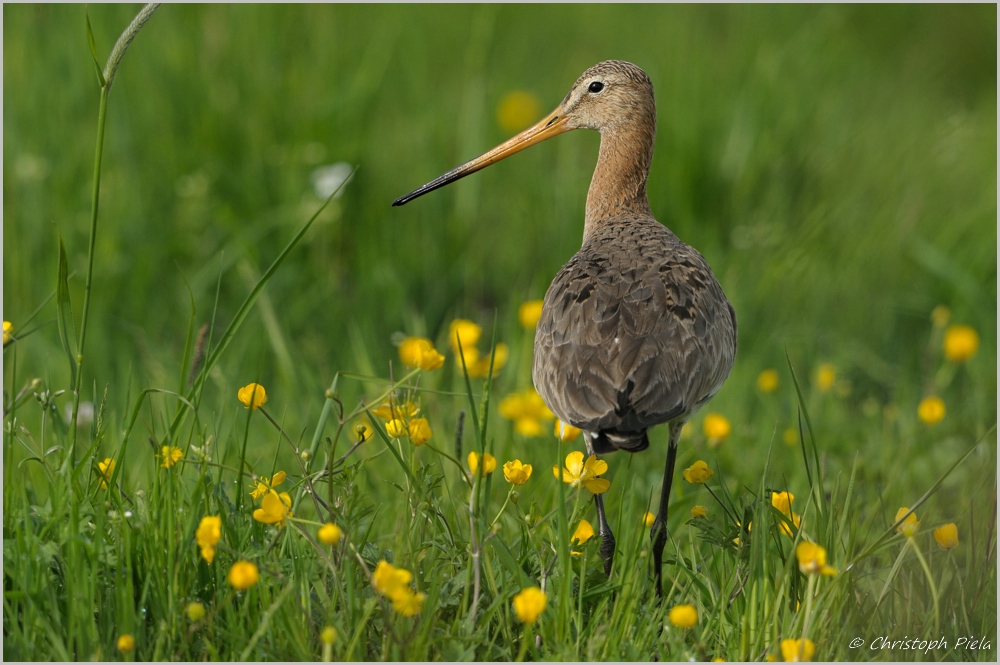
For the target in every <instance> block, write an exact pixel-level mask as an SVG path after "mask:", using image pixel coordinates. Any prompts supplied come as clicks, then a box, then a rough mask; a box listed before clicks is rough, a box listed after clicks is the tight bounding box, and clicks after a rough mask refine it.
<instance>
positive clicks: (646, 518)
mask: <svg viewBox="0 0 1000 665" xmlns="http://www.w3.org/2000/svg"><path fill="white" fill-rule="evenodd" d="M655 521H656V515H654V514H653V513H650V512H645V513H643V514H642V525H643V526H644V527H646V528H647V529H648V528H649V527H651V526H653V522H655Z"/></svg>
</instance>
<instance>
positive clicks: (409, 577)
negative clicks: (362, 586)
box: [372, 559, 413, 598]
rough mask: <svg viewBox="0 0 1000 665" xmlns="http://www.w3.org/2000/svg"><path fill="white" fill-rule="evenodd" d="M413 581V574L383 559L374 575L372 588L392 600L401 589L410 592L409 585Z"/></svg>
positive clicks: (376, 567)
mask: <svg viewBox="0 0 1000 665" xmlns="http://www.w3.org/2000/svg"><path fill="white" fill-rule="evenodd" d="M411 581H413V574H412V573H411V572H410V571H408V570H405V569H403V568H396V567H395V566H394V565H392V564H391V563H389V562H388V561H386V560H385V559H382V560H381V561H379V562H378V565H377V566H375V572H374V573H372V586H373V587H375V590H376V591H378V592H379V593H380V594H382V595H383V596H388V597H389V598H392V597H393V596H394V595H396V594H398V593H399V592H400V589H404V588H405V589H407V590H409V584H410V582H411Z"/></svg>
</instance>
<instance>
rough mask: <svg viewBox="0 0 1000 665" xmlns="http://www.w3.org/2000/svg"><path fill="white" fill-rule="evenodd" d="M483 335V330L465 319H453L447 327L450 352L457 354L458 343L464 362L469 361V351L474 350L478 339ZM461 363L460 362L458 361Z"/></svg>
mask: <svg viewBox="0 0 1000 665" xmlns="http://www.w3.org/2000/svg"><path fill="white" fill-rule="evenodd" d="M482 334H483V329H482V328H480V327H479V326H477V325H476V324H475V323H473V322H472V321H469V320H467V319H455V320H454V321H452V322H451V325H449V326H448V345H449V346H451V350H452V351H454V352H455V353H458V343H459V342H461V343H462V353H463V354H464V355H465V361H466V362H468V361H469V349H474V348H476V344H477V343H478V342H479V338H480V337H481V336H482ZM459 362H461V361H459Z"/></svg>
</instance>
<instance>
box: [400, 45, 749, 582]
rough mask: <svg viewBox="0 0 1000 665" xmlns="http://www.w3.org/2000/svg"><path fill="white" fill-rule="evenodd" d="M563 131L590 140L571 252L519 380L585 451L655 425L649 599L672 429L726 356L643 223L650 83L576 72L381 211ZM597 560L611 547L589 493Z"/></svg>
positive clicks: (662, 230) (702, 267)
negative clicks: (661, 457) (657, 442)
mask: <svg viewBox="0 0 1000 665" xmlns="http://www.w3.org/2000/svg"><path fill="white" fill-rule="evenodd" d="M575 129H593V130H597V131H598V132H600V135H601V144H600V150H599V153H598V158H597V166H596V168H595V169H594V175H593V178H592V179H591V182H590V189H589V191H588V192H587V203H586V208H585V214H584V222H583V243H582V246H581V247H580V251H578V252H577V253H576V254H575V255H574V256H573V257H572V258H570V260H569V261H568V262H567V263H566V264H565V265H564V266H563V267H562V269H561V270H559V272H558V273H557V274H556V276H555V278H554V279H553V280H552V284H551V285H550V286H549V288H548V290H547V291H546V293H545V298H544V300H543V305H542V314H541V318H540V320H539V322H538V326H537V328H536V331H535V347H534V359H533V364H532V379H533V382H534V384H535V389H536V390H537V391H538V393H539V395H541V397H542V399H543V400H544V402H545V403H546V405H547V406H548V407H549V409H550V410H551V411H552V412H553V413H554V414H555V415H556V416H557V417H558V418H559V420H560V421H562V422H563V423H567V424H570V425H572V426H574V427H577V428H579V429H581V430H583V432H584V441H585V444H586V448H587V453H588V454H589V455H605V454H609V453H612V452H615V451H625V452H628V453H638V452H641V451H643V450H645V449H646V448H648V447H649V436H648V430H649V429H650V428H652V427H654V426H656V425H661V424H667V426H668V431H669V438H668V445H667V461H666V466H665V468H664V475H663V483H662V485H661V489H660V502H659V510H658V512H657V514H656V518H655V520H654V522H653V525H652V529H651V533H650V538H651V540H652V544H653V548H652V549H653V568H654V571H653V572H654V577H655V585H656V593H657V595H659V596H660V597H661V598H662V595H663V591H662V567H663V563H662V562H663V549H664V547H665V545H666V541H667V510H668V504H669V501H670V489H671V484H672V481H673V475H674V464H675V461H676V456H677V447H678V443H679V440H680V433H681V429H682V428H683V427H684V424H685V423H686V422H687V421H688V419H690V418H691V416H692V415H693V414H694V413H695V412H696V411H698V409H700V408H701V407H702V406H704V405H705V404H706V403H707V402H708V401H709V400H711V399H712V397H714V396H715V394H716V393H717V392H718V391H719V389H720V388H721V387H722V384H723V383H724V382H725V380H726V379H727V378H728V376H729V373H730V371H731V370H732V368H733V363H734V361H735V358H736V347H737V324H736V311H735V309H734V308H733V306H732V304H731V303H730V302H729V300H728V298H727V297H726V294H725V293H724V292H723V290H722V286H721V285H720V284H719V281H718V279H716V277H715V274H714V273H713V272H712V269H711V267H710V266H709V264H708V262H707V261H706V260H705V258H704V257H703V256H702V255H701V254H700V253H699V252H698V250H696V249H695V248H693V247H691V246H690V245H688V244H686V243H684V242H683V241H681V240H680V239H679V238H678V237H677V236H676V235H675V234H674V233H673V232H672V231H670V230H669V229H668V228H667V227H666V226H664V225H663V224H661V223H660V222H659V221H657V220H656V218H655V217H654V216H653V213H652V211H651V209H650V206H649V199H648V196H647V192H646V184H647V181H648V177H649V169H650V166H651V164H652V159H653V144H654V138H655V134H656V103H655V100H654V96H653V84H652V81H651V80H650V78H649V76H647V75H646V73H645V72H644V71H643V70H642V69H641V68H639V67H638V66H636V65H634V64H632V63H629V62H625V61H622V60H607V61H604V62H601V63H598V64H597V65H594V66H593V67H591V68H589V69H587V70H586V71H585V72H584V73H583V74H582V75H581V76H580V77H579V78H578V79H577V80H576V82H575V83H574V84H573V86H572V88H571V89H570V91H569V94H567V95H566V97H565V98H564V99H563V100H562V102H561V103H560V104H559V105H558V106H557V107H556V109H555V110H554V111H552V112H551V113H549V114H548V115H547V116H545V117H544V118H542V119H541V120H540V121H539V122H537V123H536V124H534V125H532V126H531V127H529V128H527V129H526V130H524V131H523V132H521V133H519V134H517V135H516V136H514V137H512V138H510V139H508V140H507V141H505V142H503V143H501V144H500V145H498V146H497V147H495V148H493V149H492V150H490V151H488V152H486V153H484V154H483V155H481V156H479V157H476V158H475V159H472V160H470V161H469V162H466V163H465V164H463V165H461V166H459V167H457V168H455V169H453V170H451V171H449V172H448V173H445V174H444V175H442V176H440V177H438V178H435V179H434V180H431V181H430V182H428V183H427V184H425V185H423V186H422V187H419V188H417V189H415V190H413V191H412V192H410V193H409V194H406V195H404V196H401V197H400V198H398V199H396V200H395V201H394V202H393V204H392V205H393V206H400V205H403V204H405V203H408V202H410V201H412V200H414V199H416V198H417V197H420V196H423V195H424V194H427V193H428V192H431V191H434V190H435V189H438V188H440V187H444V186H445V185H447V184H449V183H452V182H454V181H456V180H458V179H460V178H464V177H465V176H467V175H470V174H472V173H475V172H476V171H479V170H480V169H483V168H485V167H487V166H489V165H491V164H494V163H496V162H498V161H500V160H501V159H504V158H506V157H509V156H510V155H513V154H514V153H517V152H520V151H521V150H524V149H525V148H528V147H530V146H532V145H535V144H537V143H540V142H542V141H545V140H546V139H549V138H552V137H553V136H557V135H559V134H562V133H564V132H568V131H571V130H575ZM594 501H595V504H596V512H597V521H598V535H599V536H600V538H601V545H600V554H601V557H602V558H603V560H604V569H605V573H606V574H607V575H609V576H610V575H611V571H612V565H613V560H614V552H615V538H614V533H613V532H612V530H611V528H610V525H609V524H608V520H607V516H606V514H605V510H604V501H603V498H602V497H601V495H600V494H595V495H594Z"/></svg>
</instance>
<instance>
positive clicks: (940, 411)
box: [917, 395, 947, 425]
mask: <svg viewBox="0 0 1000 665" xmlns="http://www.w3.org/2000/svg"><path fill="white" fill-rule="evenodd" d="M946 412H947V409H945V407H944V401H943V400H942V399H941V398H940V397H935V396H934V395H931V396H930V397H925V398H923V399H922V400H920V404H918V405H917V417H918V418H920V420H921V421H922V422H923V423H924V424H925V425H937V424H938V423H939V422H941V421H942V420H944V415H945V413H946Z"/></svg>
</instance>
